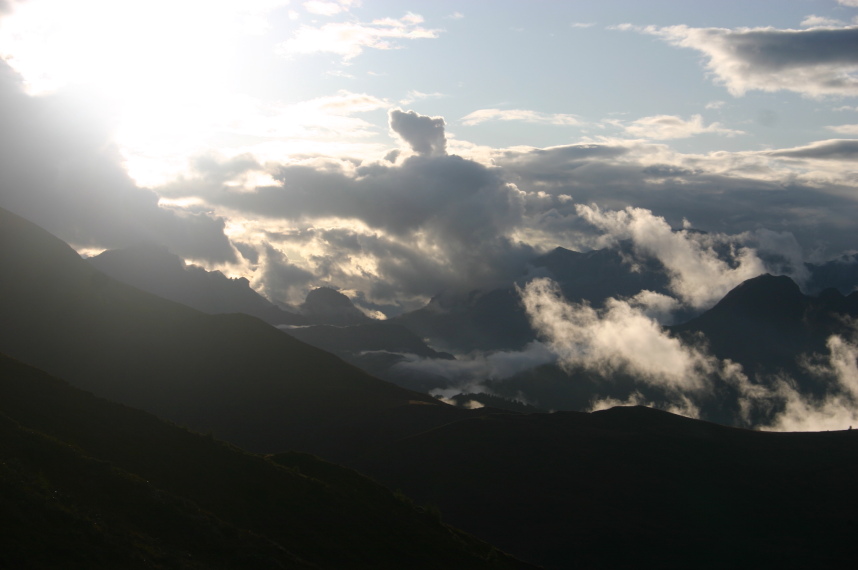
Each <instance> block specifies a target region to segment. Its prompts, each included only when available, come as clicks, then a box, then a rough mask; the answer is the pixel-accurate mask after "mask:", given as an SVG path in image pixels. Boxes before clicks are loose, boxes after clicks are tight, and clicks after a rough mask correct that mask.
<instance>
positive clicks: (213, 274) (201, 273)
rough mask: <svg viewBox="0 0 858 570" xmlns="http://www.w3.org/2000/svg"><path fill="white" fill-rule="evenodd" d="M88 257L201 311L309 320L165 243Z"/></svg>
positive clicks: (284, 321) (275, 320) (279, 321)
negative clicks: (192, 261)
mask: <svg viewBox="0 0 858 570" xmlns="http://www.w3.org/2000/svg"><path fill="white" fill-rule="evenodd" d="M87 261H88V262H89V263H90V264H92V266H93V267H95V268H96V269H98V270H99V271H101V272H102V273H104V274H106V275H108V276H110V277H112V278H113V279H116V280H117V281H122V282H123V283H127V284H129V285H133V286H134V287H137V288H139V289H143V290H144V291H148V292H150V293H153V294H155V295H158V296H159V297H163V298H165V299H169V300H171V301H176V302H177V303H182V304H183V305H187V306H189V307H193V308H194V309H197V310H199V311H202V312H204V313H210V314H214V313H244V314H247V315H251V316H254V317H258V318H260V319H262V320H264V321H266V322H268V323H271V324H274V325H305V324H309V323H308V321H307V319H306V318H304V317H302V316H301V315H298V314H296V313H290V312H287V311H284V310H282V309H280V308H279V307H277V306H276V305H274V304H273V303H271V302H270V301H268V300H267V299H265V298H264V297H262V296H261V295H260V294H258V293H257V292H256V291H254V290H253V289H251V287H250V282H249V281H248V280H247V279H245V278H239V279H230V278H228V277H226V276H225V275H224V274H222V273H221V272H219V271H207V270H205V269H203V268H202V267H197V266H194V265H186V264H185V262H184V261H183V260H182V259H181V258H180V257H179V256H178V255H175V254H173V253H170V252H169V251H168V250H167V248H166V247H164V246H159V245H154V244H140V245H137V246H134V247H128V248H126V249H121V250H109V251H105V252H103V253H101V254H99V255H96V256H94V257H90V258H89V259H87Z"/></svg>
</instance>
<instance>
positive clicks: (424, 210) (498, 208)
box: [159, 110, 535, 304]
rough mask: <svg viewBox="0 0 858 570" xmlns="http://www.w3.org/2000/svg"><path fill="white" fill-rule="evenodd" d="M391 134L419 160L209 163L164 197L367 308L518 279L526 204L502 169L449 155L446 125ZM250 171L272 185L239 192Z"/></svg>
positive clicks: (405, 119) (409, 121)
mask: <svg viewBox="0 0 858 570" xmlns="http://www.w3.org/2000/svg"><path fill="white" fill-rule="evenodd" d="M391 128H392V130H393V131H394V132H398V134H399V135H400V136H401V137H402V138H403V139H404V140H406V141H407V143H406V144H409V145H411V146H413V148H414V150H415V151H417V152H418V154H413V155H411V156H410V157H407V158H402V157H397V158H396V162H387V161H384V162H373V163H367V164H360V165H356V164H354V163H351V162H348V161H339V162H334V161H330V160H326V161H319V160H316V161H309V160H308V161H307V162H306V163H304V164H276V163H268V164H265V165H261V164H259V163H258V162H255V161H241V160H237V159H223V158H217V157H212V158H211V159H210V160H207V161H197V162H195V168H196V169H197V171H196V172H195V173H194V174H193V175H191V176H188V177H187V178H186V179H184V180H182V181H178V182H176V183H173V184H171V185H167V186H164V187H162V188H159V192H161V193H162V194H164V195H165V196H169V197H170V198H171V199H174V200H190V199H193V200H198V201H199V202H201V203H204V204H206V206H207V207H209V208H212V209H213V210H214V211H217V212H220V213H222V215H224V216H229V217H230V219H232V220H236V221H238V220H244V221H242V222H241V223H240V224H238V223H236V225H237V226H238V225H241V227H242V228H243V229H239V228H238V227H233V228H232V230H231V231H232V232H233V234H231V235H234V236H235V238H234V239H236V240H237V241H242V242H245V243H249V244H256V245H261V244H262V243H263V242H265V241H272V242H275V243H277V244H279V245H278V248H279V249H281V250H282V251H284V252H286V253H287V254H288V256H289V260H290V262H291V263H292V264H293V265H296V266H297V267H300V268H301V269H303V270H306V271H309V272H311V273H312V274H313V275H314V277H315V279H316V281H317V282H325V283H327V284H331V285H335V286H337V287H340V288H343V289H352V290H359V291H364V292H365V293H366V294H367V295H368V298H367V300H368V301H369V302H379V303H394V304H400V303H406V304H407V303H411V302H412V300H413V299H415V297H417V296H419V297H423V299H424V302H425V300H426V299H428V297H431V296H433V295H435V294H437V293H438V292H439V291H441V290H445V289H449V290H455V291H460V290H465V291H467V290H471V289H474V288H486V287H492V286H500V285H502V284H504V283H507V284H508V283H509V282H510V281H512V280H513V279H515V277H516V276H517V274H518V273H519V272H520V271H521V268H522V267H523V266H524V263H525V261H526V260H527V259H529V258H531V257H533V256H534V255H535V252H534V250H533V248H532V247H530V246H529V245H527V244H524V243H521V242H520V241H518V240H515V239H513V237H512V234H513V233H514V232H515V230H516V229H517V228H518V227H519V226H520V224H521V222H522V216H523V214H524V209H525V196H524V194H523V193H522V192H521V191H519V190H518V189H517V188H516V187H515V186H514V185H512V184H509V183H507V182H506V181H505V180H504V179H503V178H502V177H501V176H500V174H501V173H500V172H499V171H498V170H496V169H490V168H487V167H485V166H483V165H481V164H479V163H477V162H474V161H470V160H466V159H463V158H461V157H459V156H455V155H447V154H446V153H445V152H444V144H445V140H446V137H445V134H444V129H443V120H441V119H434V118H431V117H425V116H422V115H418V114H416V113H413V112H404V111H399V110H395V111H392V112H391ZM253 173H264V174H266V175H267V176H268V177H269V178H270V181H271V182H270V183H269V184H266V185H261V186H257V187H254V188H246V187H245V186H244V185H242V184H236V183H235V181H241V180H244V179H247V178H249V177H251V175H252V174H253ZM245 226H246V227H245ZM254 227H255V228H257V229H256V230H253V228H254ZM261 232H264V233H261ZM270 296H273V293H272V294H271V295H270Z"/></svg>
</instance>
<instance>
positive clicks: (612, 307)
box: [520, 278, 717, 392]
mask: <svg viewBox="0 0 858 570" xmlns="http://www.w3.org/2000/svg"><path fill="white" fill-rule="evenodd" d="M520 293H521V297H522V302H523V303H524V307H525V310H526V311H527V314H528V316H529V317H530V319H531V322H532V324H533V327H534V328H535V329H536V330H537V331H538V332H539V333H540V334H541V335H542V336H543V337H544V338H545V339H546V342H547V343H548V345H549V346H550V347H551V349H552V350H553V351H554V352H555V353H556V354H557V355H558V357H559V359H560V363H561V364H562V365H564V366H566V367H578V366H580V367H584V368H587V369H591V370H594V371H596V372H599V373H600V374H602V375H605V376H610V375H611V374H614V373H616V372H626V371H627V372H630V373H632V374H635V375H636V376H638V377H640V378H641V379H643V380H644V381H645V382H648V383H650V384H653V385H658V386H661V387H664V388H667V389H669V390H671V391H675V392H683V391H692V392H693V391H698V390H703V389H705V388H706V387H707V386H708V384H709V381H708V375H710V374H712V373H713V372H715V371H716V370H717V366H716V363H714V362H713V360H712V358H711V357H709V356H707V355H706V354H704V353H703V352H701V351H699V350H697V349H694V348H689V347H685V346H683V345H682V343H681V342H680V341H679V340H678V339H676V338H672V337H670V336H668V335H667V334H666V333H664V332H663V330H662V329H661V327H660V326H659V324H658V323H657V322H656V321H655V320H653V319H651V318H649V317H647V316H646V315H645V314H644V312H643V310H641V308H640V307H635V306H633V305H632V303H630V302H628V301H621V300H617V299H609V300H608V302H607V303H606V304H605V308H604V309H602V310H597V309H594V308H593V307H590V306H589V305H587V304H581V303H575V304H573V303H568V302H566V301H565V299H564V298H563V295H562V293H561V292H560V288H559V287H558V286H557V284H556V283H554V282H553V281H551V280H550V279H545V278H540V279H534V280H533V281H531V282H530V283H528V284H527V285H526V286H525V288H524V289H523V290H521V291H520Z"/></svg>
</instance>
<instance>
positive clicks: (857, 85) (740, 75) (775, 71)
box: [629, 25, 858, 97]
mask: <svg viewBox="0 0 858 570" xmlns="http://www.w3.org/2000/svg"><path fill="white" fill-rule="evenodd" d="M629 28H631V26H629ZM639 29H640V30H641V31H643V32H645V33H648V34H652V35H656V36H658V37H660V38H663V39H664V40H665V41H667V42H669V43H671V44H673V45H675V46H679V47H685V48H691V49H695V50H697V51H699V52H701V53H703V54H704V55H705V56H706V58H707V63H706V68H707V69H708V70H709V71H710V72H711V73H712V74H713V75H714V76H715V77H716V78H717V79H718V80H719V81H720V82H721V83H723V84H724V85H725V86H726V87H727V89H728V90H729V91H730V93H732V94H733V95H736V96H741V95H744V94H745V93H747V92H748V91H751V90H760V91H780V90H787V91H794V92H796V93H801V94H803V95H807V96H811V97H821V96H826V95H839V96H853V97H854V96H856V95H858V77H856V71H858V26H849V27H842V28H841V27H838V28H831V27H814V28H811V29H806V30H778V29H774V28H741V29H736V30H730V29H724V28H692V27H689V26H684V25H681V26H667V27H655V26H650V27H646V28H639Z"/></svg>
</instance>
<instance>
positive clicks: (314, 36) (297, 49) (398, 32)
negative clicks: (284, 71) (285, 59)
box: [277, 13, 440, 61]
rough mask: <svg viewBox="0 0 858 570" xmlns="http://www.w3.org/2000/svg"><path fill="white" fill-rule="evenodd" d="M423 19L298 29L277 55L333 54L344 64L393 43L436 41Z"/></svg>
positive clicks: (411, 16) (392, 46) (394, 45)
mask: <svg viewBox="0 0 858 570" xmlns="http://www.w3.org/2000/svg"><path fill="white" fill-rule="evenodd" d="M422 24H423V17H422V16H420V15H417V14H412V13H408V14H406V15H405V16H403V17H401V18H398V19H395V18H384V19H381V20H373V21H372V22H370V23H363V22H332V23H328V24H324V25H322V26H320V27H312V26H308V25H304V26H301V27H300V28H299V29H298V30H297V31H296V32H295V34H294V35H293V36H292V38H290V39H288V40H286V41H285V42H282V43H281V44H280V45H279V46H278V48H277V51H278V53H279V54H281V55H294V54H310V53H333V54H337V55H340V56H342V58H343V60H344V61H348V60H350V59H353V58H355V57H357V56H358V55H360V54H361V53H363V51H364V49H367V48H371V49H380V50H387V49H398V48H399V47H400V46H399V45H398V44H397V43H396V42H395V40H415V39H433V38H437V37H438V35H439V34H440V30H437V29H429V28H426V27H424V26H422Z"/></svg>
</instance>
